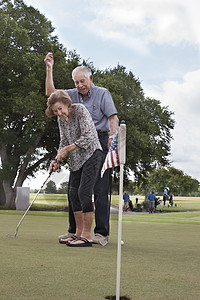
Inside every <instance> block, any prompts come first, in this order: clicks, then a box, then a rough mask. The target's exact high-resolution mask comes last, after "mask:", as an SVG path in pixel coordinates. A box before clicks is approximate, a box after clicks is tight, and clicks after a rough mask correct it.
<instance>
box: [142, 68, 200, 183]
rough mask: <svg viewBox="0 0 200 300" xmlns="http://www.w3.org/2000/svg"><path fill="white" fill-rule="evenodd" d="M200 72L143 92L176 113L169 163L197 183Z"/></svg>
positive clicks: (199, 142)
mask: <svg viewBox="0 0 200 300" xmlns="http://www.w3.org/2000/svg"><path fill="white" fill-rule="evenodd" d="M199 78H200V69H199V70H196V71H193V72H188V73H186V74H185V75H184V76H183V78H182V80H180V81H167V82H164V83H163V84H162V85H161V87H154V88H153V89H152V90H148V91H146V95H147V96H150V97H152V98H155V99H159V100H161V104H162V105H164V106H169V109H170V110H171V111H173V112H174V113H175V115H174V118H175V122H176V124H175V129H174V131H173V132H172V134H173V138H174V140H173V141H172V153H173V155H172V161H173V162H174V165H175V167H177V168H179V169H182V170H184V172H186V173H187V174H188V175H190V174H192V175H193V177H194V176H196V177H195V178H197V179H198V180H200V173H199V169H200V160H199V153H200V139H199V128H200V118H199V111H200V99H199V98H200V96H199V84H200V79H199Z"/></svg>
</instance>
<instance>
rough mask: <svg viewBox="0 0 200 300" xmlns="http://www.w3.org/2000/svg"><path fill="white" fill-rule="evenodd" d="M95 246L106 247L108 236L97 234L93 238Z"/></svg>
mask: <svg viewBox="0 0 200 300" xmlns="http://www.w3.org/2000/svg"><path fill="white" fill-rule="evenodd" d="M92 242H93V244H100V245H101V246H106V245H107V244H108V236H103V235H101V234H99V233H95V236H94V237H93V238H92Z"/></svg>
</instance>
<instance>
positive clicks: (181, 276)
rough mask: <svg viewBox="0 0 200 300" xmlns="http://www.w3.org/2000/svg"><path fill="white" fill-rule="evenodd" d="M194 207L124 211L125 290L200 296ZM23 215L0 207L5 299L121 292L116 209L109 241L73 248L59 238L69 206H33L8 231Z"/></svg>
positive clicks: (93, 297) (143, 295)
mask: <svg viewBox="0 0 200 300" xmlns="http://www.w3.org/2000/svg"><path fill="white" fill-rule="evenodd" d="M189 214H190V215H187V213H176V214H175V216H174V214H173V213H170V214H154V215H149V214H146V215H143V216H142V215H132V216H125V217H123V225H122V238H123V240H124V246H122V258H121V289H120V294H121V295H128V296H130V297H131V298H132V299H138V300H141V299H142V300H143V299H144V300H147V299H148V300H151V299H152V300H153V299H154V300H155V299H159V300H160V299H170V300H171V299H174V300H175V299H176V300H177V299H180V300H184V299H199V282H200V272H199V269H200V262H199V252H200V239H199V232H200V226H199V225H200V221H199V219H200V212H199V213H198V212H194V213H189ZM192 214H194V215H192ZM22 215H23V212H16V211H0V237H1V247H0V259H1V285H0V299H2V300H11V299H12V300H14V299H15V300H16V299H17V300H18V299H19V300H25V299H26V300H28V299H30V300H32V299H34V300H46V299H48V300H57V299H59V300H62V299H69V300H101V299H105V297H106V296H107V295H115V294H116V260H117V230H118V222H117V217H116V216H111V235H110V238H109V243H108V245H107V246H106V247H102V246H99V245H94V246H93V247H92V248H85V249H83V248H76V249H74V248H70V247H67V246H65V245H60V244H59V243H58V241H57V236H58V235H59V234H62V233H64V232H66V228H67V213H63V212H61V213H60V212H29V213H28V214H27V216H26V218H25V219H24V221H23V222H22V224H21V226H20V228H19V232H18V238H17V239H13V238H7V237H6V234H7V233H10V234H13V233H15V230H16V226H17V224H18V222H19V220H20V218H21V217H22ZM167 215H171V220H173V222H172V221H170V216H168V217H166V216H167ZM181 215H182V216H181ZM188 216H189V217H188ZM176 217H177V220H176ZM179 218H181V219H182V222H179ZM183 220H185V222H184V221H183ZM188 220H190V222H189V221H188ZM191 220H192V221H191ZM194 220H195V222H196V220H197V222H196V223H195V224H194V223H193V221H194Z"/></svg>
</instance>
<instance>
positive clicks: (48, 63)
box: [44, 52, 54, 69]
mask: <svg viewBox="0 0 200 300" xmlns="http://www.w3.org/2000/svg"><path fill="white" fill-rule="evenodd" d="M44 62H45V64H46V66H47V67H48V68H51V69H52V68H53V64H54V59H53V53H51V52H49V53H47V55H46V57H45V59H44Z"/></svg>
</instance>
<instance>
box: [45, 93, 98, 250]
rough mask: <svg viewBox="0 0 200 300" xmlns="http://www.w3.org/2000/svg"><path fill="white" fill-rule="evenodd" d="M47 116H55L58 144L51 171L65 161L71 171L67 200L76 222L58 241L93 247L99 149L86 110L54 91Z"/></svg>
mask: <svg viewBox="0 0 200 300" xmlns="http://www.w3.org/2000/svg"><path fill="white" fill-rule="evenodd" d="M46 115H47V116H48V117H50V118H51V117H53V116H57V117H58V126H59V130H60V145H59V149H58V153H57V157H56V160H54V161H52V162H51V164H50V169H53V171H56V170H57V169H58V168H59V167H60V164H59V163H60V162H61V161H62V160H63V159H64V158H66V157H67V158H68V164H69V168H70V184H69V197H70V201H71V203H72V208H73V212H74V216H75V221H76V233H75V235H73V236H72V238H69V239H67V240H63V241H62V240H61V243H66V244H67V245H68V246H71V247H89V246H92V234H91V227H92V222H93V203H92V191H93V186H94V184H95V181H96V178H97V174H98V170H99V168H100V163H101V161H102V148H101V145H100V142H99V139H98V135H97V132H96V129H95V126H94V123H93V120H92V118H91V116H90V113H89V112H88V110H87V109H86V108H85V107H84V105H82V104H72V101H71V98H70V97H69V95H68V94H67V93H66V92H65V91H63V90H57V91H55V92H54V93H52V94H51V96H50V97H49V98H48V100H47V109H46Z"/></svg>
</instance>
